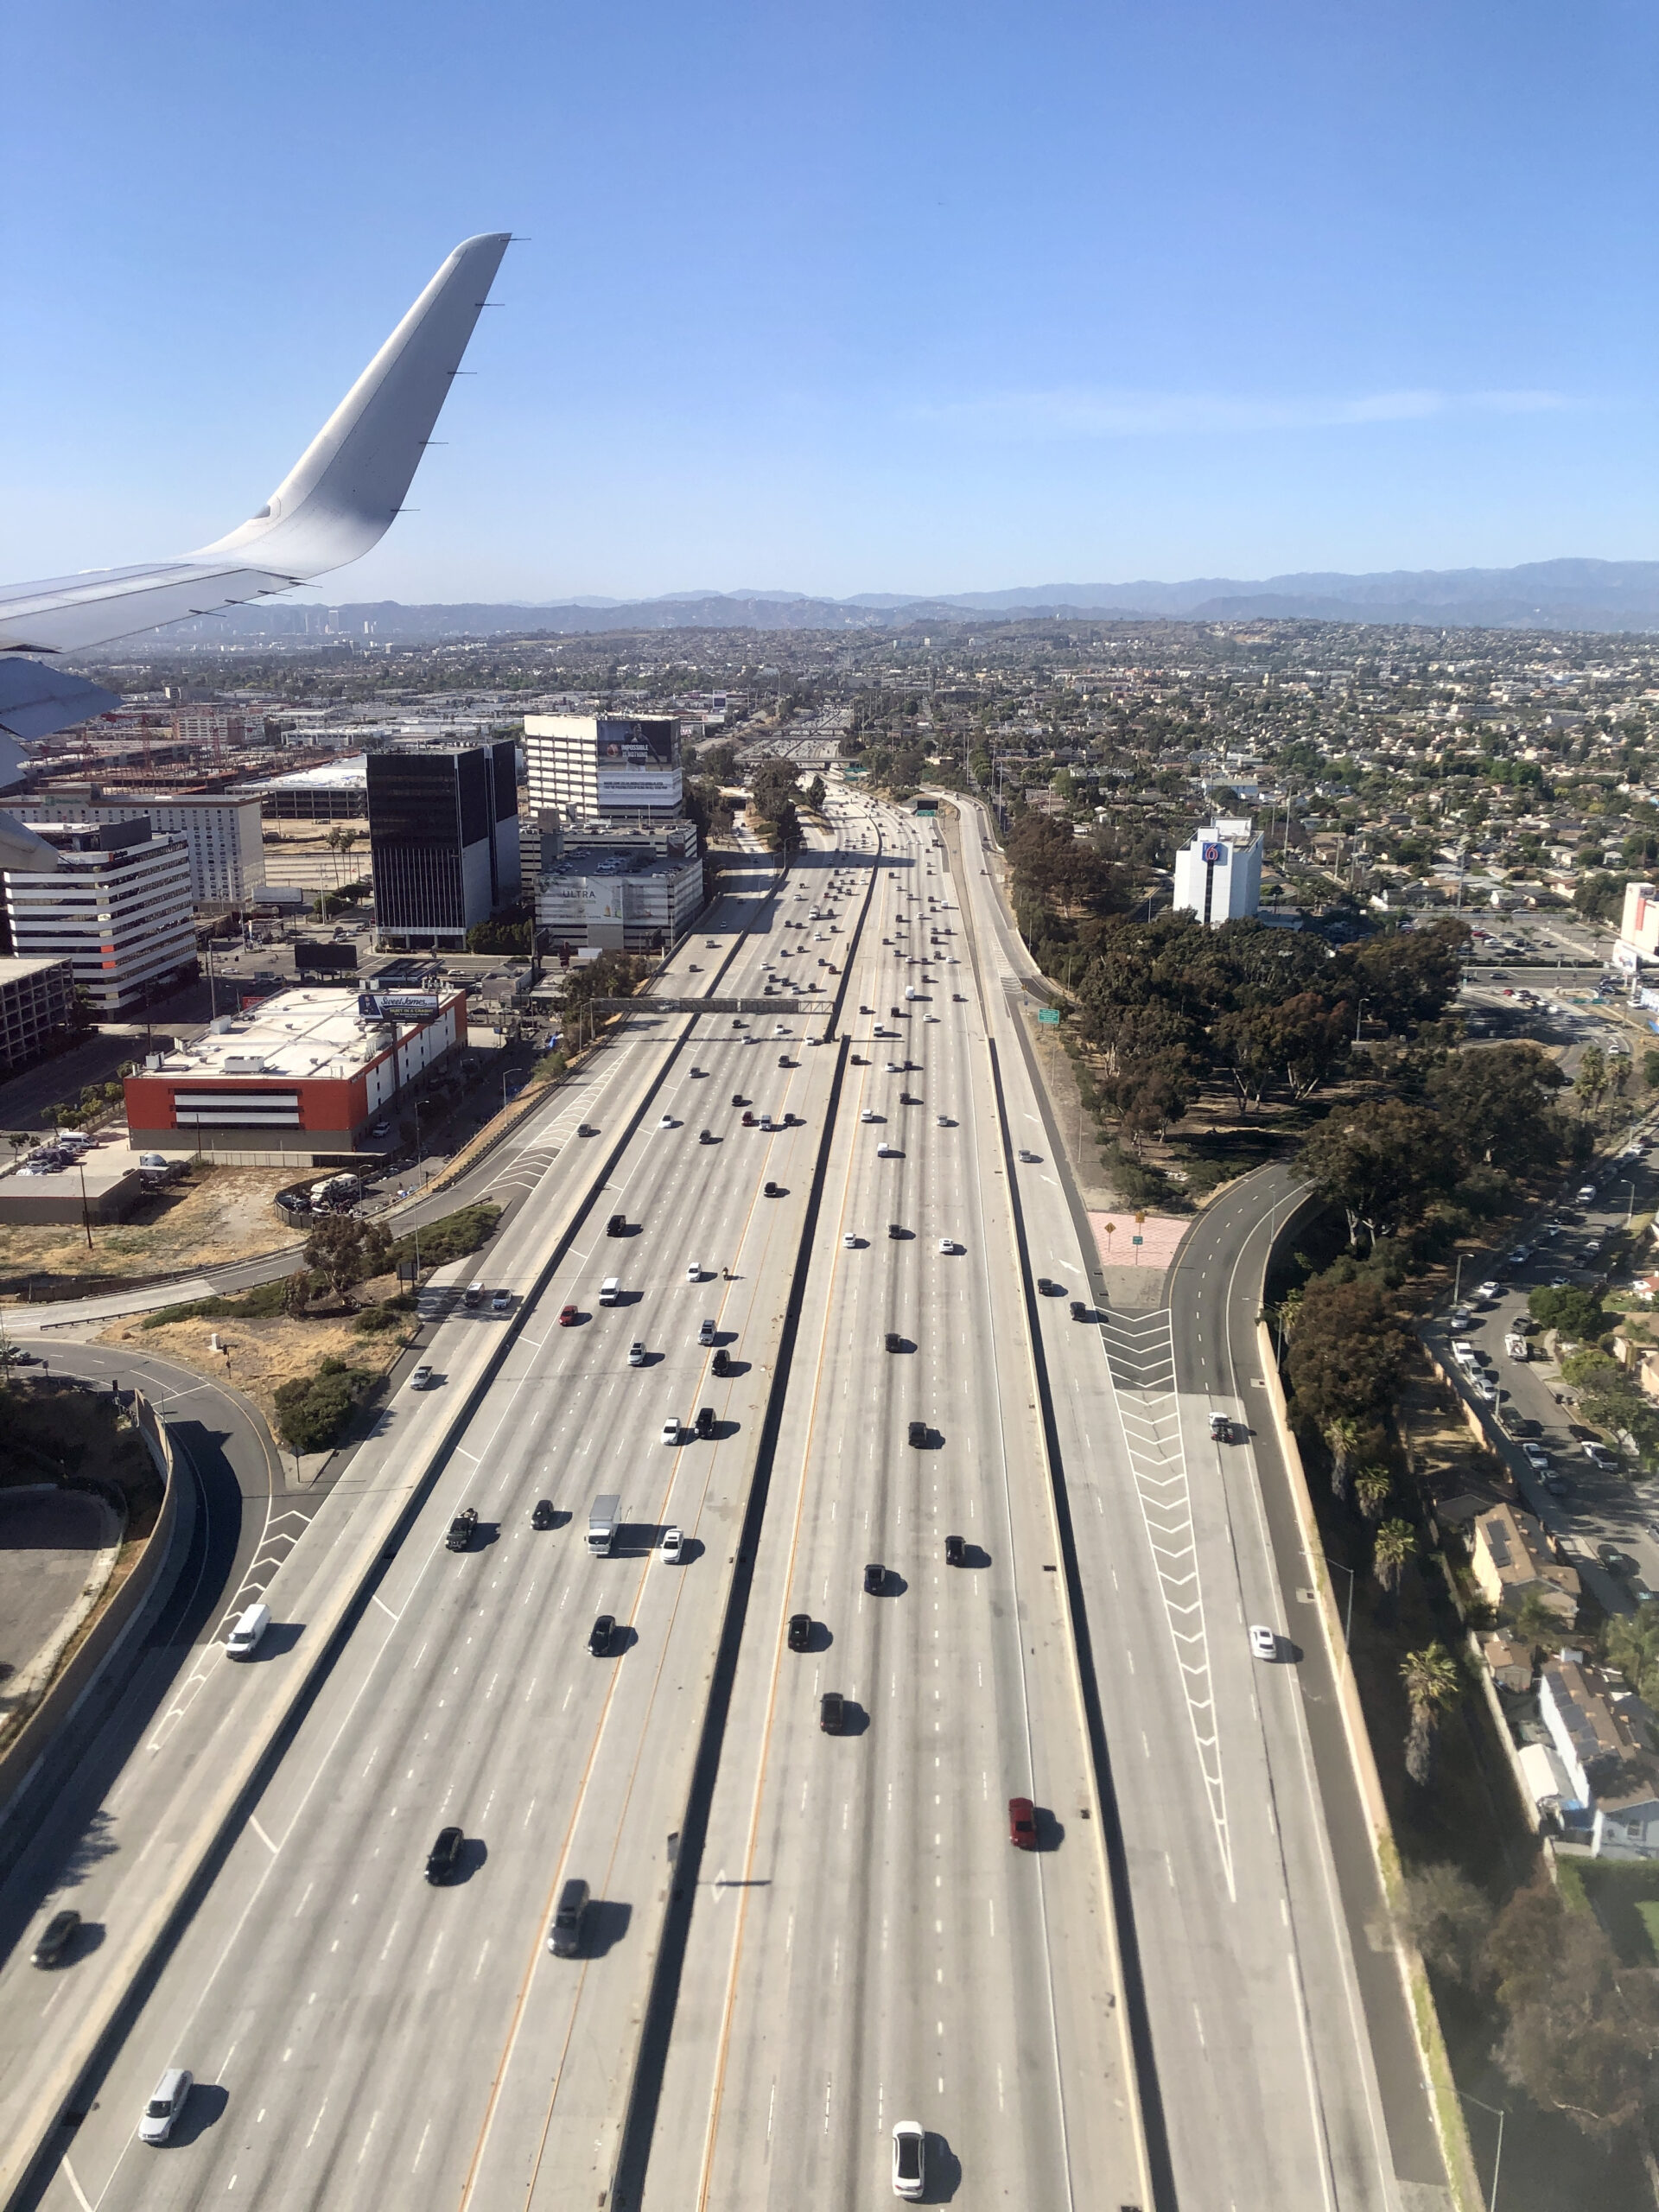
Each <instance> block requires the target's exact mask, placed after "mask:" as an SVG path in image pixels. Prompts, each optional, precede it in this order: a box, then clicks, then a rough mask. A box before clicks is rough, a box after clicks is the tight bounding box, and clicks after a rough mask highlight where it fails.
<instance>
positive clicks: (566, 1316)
mask: <svg viewBox="0 0 1659 2212" xmlns="http://www.w3.org/2000/svg"><path fill="white" fill-rule="evenodd" d="M575 1318H576V1309H575V1306H560V1308H559V1326H560V1327H561V1328H562V1329H568V1328H569V1326H570V1325H571V1323H572V1322H573V1321H574V1320H575Z"/></svg>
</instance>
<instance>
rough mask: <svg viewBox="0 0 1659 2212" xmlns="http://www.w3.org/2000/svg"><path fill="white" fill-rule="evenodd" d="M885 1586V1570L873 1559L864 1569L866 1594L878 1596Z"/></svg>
mask: <svg viewBox="0 0 1659 2212" xmlns="http://www.w3.org/2000/svg"><path fill="white" fill-rule="evenodd" d="M886 1588H887V1568H886V1567H883V1566H882V1565H881V1562H880V1560H872V1561H871V1563H870V1565H869V1566H868V1567H866V1568H865V1570H864V1589H865V1592H866V1594H867V1595H868V1596H869V1597H872V1598H879V1597H880V1594H881V1592H883V1591H884V1590H885V1589H886Z"/></svg>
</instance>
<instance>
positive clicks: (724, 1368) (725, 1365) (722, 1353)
mask: <svg viewBox="0 0 1659 2212" xmlns="http://www.w3.org/2000/svg"><path fill="white" fill-rule="evenodd" d="M714 1371H715V1374H716V1375H729V1374H730V1373H731V1371H732V1358H731V1354H730V1353H729V1352H728V1351H727V1349H726V1347H725V1345H724V1344H716V1345H715V1357H714Z"/></svg>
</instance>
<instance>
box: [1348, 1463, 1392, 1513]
mask: <svg viewBox="0 0 1659 2212" xmlns="http://www.w3.org/2000/svg"><path fill="white" fill-rule="evenodd" d="M1393 1487H1394V1484H1393V1483H1392V1482H1391V1481H1390V1479H1389V1471H1388V1469H1387V1468H1386V1467H1379V1466H1370V1467H1362V1468H1361V1469H1360V1470H1359V1471H1358V1473H1357V1475H1356V1476H1355V1477H1354V1502H1355V1503H1356V1504H1357V1506H1358V1508H1359V1510H1360V1511H1361V1512H1362V1513H1363V1515H1364V1516H1365V1518H1366V1519H1367V1520H1368V1521H1375V1520H1376V1518H1377V1517H1378V1516H1379V1515H1380V1514H1381V1513H1382V1510H1383V1507H1384V1506H1385V1505H1386V1504H1387V1503H1388V1502H1389V1491H1391V1490H1392V1489H1393Z"/></svg>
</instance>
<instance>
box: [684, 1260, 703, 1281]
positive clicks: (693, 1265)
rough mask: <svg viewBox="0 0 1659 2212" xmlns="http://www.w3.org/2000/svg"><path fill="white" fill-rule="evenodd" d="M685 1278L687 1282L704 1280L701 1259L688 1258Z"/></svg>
mask: <svg viewBox="0 0 1659 2212" xmlns="http://www.w3.org/2000/svg"><path fill="white" fill-rule="evenodd" d="M685 1279H686V1281H687V1282H701V1281H702V1261H701V1260H688V1261H687V1262H686V1263H685Z"/></svg>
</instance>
